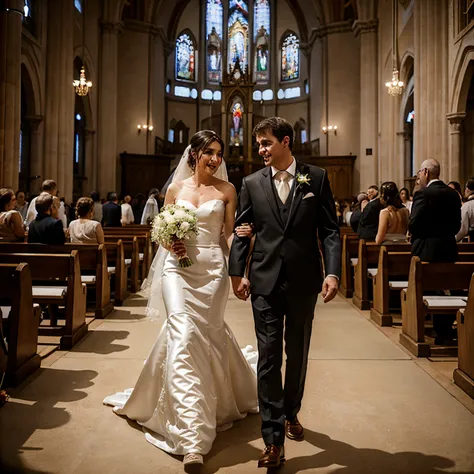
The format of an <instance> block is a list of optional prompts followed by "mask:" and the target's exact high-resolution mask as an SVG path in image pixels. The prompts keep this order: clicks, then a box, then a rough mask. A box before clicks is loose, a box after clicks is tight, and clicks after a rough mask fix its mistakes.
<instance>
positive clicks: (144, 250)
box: [104, 228, 153, 281]
mask: <svg viewBox="0 0 474 474" xmlns="http://www.w3.org/2000/svg"><path fill="white" fill-rule="evenodd" d="M106 229H107V228H106ZM109 229H110V228H109ZM104 231H105V229H104ZM104 234H105V240H106V241H109V242H110V241H113V240H115V241H118V240H122V242H123V244H124V245H125V243H126V242H129V241H133V240H134V239H136V240H137V245H138V253H139V265H140V274H139V278H140V279H141V280H142V281H143V280H144V279H145V278H146V277H147V275H148V270H149V268H150V266H151V262H152V260H153V247H152V242H151V237H150V233H149V232H146V233H139V234H137V233H134V232H121V233H114V232H112V231H106V232H104Z"/></svg>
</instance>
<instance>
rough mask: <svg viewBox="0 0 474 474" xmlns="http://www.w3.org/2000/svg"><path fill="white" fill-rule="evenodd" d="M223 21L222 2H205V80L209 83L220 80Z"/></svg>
mask: <svg viewBox="0 0 474 474" xmlns="http://www.w3.org/2000/svg"><path fill="white" fill-rule="evenodd" d="M223 21H224V7H223V5H222V0H207V6H206V40H207V78H208V80H209V81H210V82H219V81H220V80H221V63H222V35H223Z"/></svg>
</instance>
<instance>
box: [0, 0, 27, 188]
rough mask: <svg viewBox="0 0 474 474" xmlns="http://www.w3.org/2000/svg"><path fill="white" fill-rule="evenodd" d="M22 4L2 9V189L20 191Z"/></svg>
mask: <svg viewBox="0 0 474 474" xmlns="http://www.w3.org/2000/svg"><path fill="white" fill-rule="evenodd" d="M24 5H25V4H24V1H23V0H4V1H3V2H2V5H1V7H0V58H1V61H0V186H7V187H9V188H13V189H15V190H16V189H17V187H18V174H19V173H18V166H19V159H20V123H21V110H20V108H21V95H20V94H21V31H22V20H23V7H24Z"/></svg>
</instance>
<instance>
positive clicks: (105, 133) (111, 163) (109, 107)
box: [97, 23, 122, 196]
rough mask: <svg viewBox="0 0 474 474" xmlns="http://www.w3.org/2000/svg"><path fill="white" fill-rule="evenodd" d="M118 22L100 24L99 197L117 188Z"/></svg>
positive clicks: (120, 27) (119, 25)
mask: <svg viewBox="0 0 474 474" xmlns="http://www.w3.org/2000/svg"><path fill="white" fill-rule="evenodd" d="M121 29H122V24H121V23H102V50H101V66H100V83H99V85H98V89H99V126H98V131H99V134H98V137H99V143H98V160H97V161H98V166H97V176H98V179H97V187H98V188H99V189H98V190H99V192H100V194H101V196H105V195H106V194H107V193H108V192H110V191H115V190H116V186H117V182H116V179H117V166H118V165H119V163H118V155H117V70H118V67H117V48H118V34H119V32H120V31H121Z"/></svg>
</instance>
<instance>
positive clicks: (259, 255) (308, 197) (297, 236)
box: [229, 162, 341, 295]
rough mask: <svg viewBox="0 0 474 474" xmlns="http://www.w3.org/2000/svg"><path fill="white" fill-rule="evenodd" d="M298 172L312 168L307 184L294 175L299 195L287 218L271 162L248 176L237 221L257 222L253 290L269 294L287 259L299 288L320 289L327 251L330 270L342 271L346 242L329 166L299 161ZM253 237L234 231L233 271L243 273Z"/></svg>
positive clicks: (290, 274)
mask: <svg viewBox="0 0 474 474" xmlns="http://www.w3.org/2000/svg"><path fill="white" fill-rule="evenodd" d="M296 172H297V173H301V174H307V175H308V177H309V178H310V182H309V183H308V184H300V183H298V182H296V181H295V186H294V197H293V200H292V202H291V206H290V210H289V213H288V218H287V220H286V224H284V223H283V219H282V217H281V214H280V211H279V206H278V202H277V201H276V200H277V199H278V198H277V197H276V193H275V192H274V184H273V177H272V173H271V167H266V168H264V169H262V170H260V171H257V172H256V173H254V174H251V175H250V176H247V177H245V178H244V180H243V182H242V188H241V191H240V195H239V204H238V208H237V219H236V225H237V226H238V225H240V224H241V223H245V222H247V223H253V224H254V226H255V234H256V238H255V244H254V248H253V254H252V260H251V263H250V269H249V279H250V283H251V288H252V293H253V294H254V295H255V294H258V295H268V294H270V293H271V291H272V290H273V288H274V287H275V284H276V282H277V279H278V277H279V275H280V271H281V269H282V265H284V272H285V276H286V280H287V282H288V287H289V288H293V289H295V290H296V291H298V292H299V293H314V292H319V291H321V285H322V282H323V265H322V261H321V253H320V250H319V241H320V242H321V245H322V252H323V255H324V266H325V272H326V274H333V275H336V276H338V277H339V276H340V271H341V244H340V238H339V226H338V225H337V218H336V208H335V204H334V198H333V196H332V193H331V188H330V185H329V180H328V177H327V173H326V171H325V170H323V169H321V168H318V167H316V166H310V165H306V164H303V163H300V162H297V163H296ZM249 250H250V239H249V238H246V237H242V238H241V237H237V236H235V237H234V240H233V243H232V248H231V251H230V256H229V275H231V276H243V275H244V273H245V266H246V259H247V257H248V255H249Z"/></svg>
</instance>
